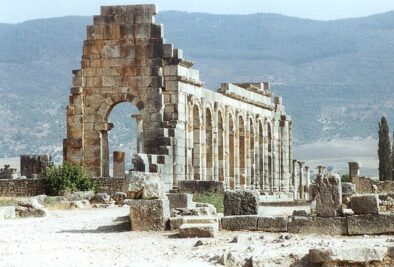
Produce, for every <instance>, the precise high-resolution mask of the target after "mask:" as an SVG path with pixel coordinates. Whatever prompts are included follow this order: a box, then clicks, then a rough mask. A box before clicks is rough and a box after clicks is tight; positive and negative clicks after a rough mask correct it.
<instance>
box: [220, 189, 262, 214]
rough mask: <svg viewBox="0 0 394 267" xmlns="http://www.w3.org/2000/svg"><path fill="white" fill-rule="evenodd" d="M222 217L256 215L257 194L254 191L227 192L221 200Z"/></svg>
mask: <svg viewBox="0 0 394 267" xmlns="http://www.w3.org/2000/svg"><path fill="white" fill-rule="evenodd" d="M223 205H224V215H225V216H230V215H253V214H257V213H258V208H259V194H258V193H257V192H255V191H246V190H227V191H226V192H225V193H224V199H223Z"/></svg>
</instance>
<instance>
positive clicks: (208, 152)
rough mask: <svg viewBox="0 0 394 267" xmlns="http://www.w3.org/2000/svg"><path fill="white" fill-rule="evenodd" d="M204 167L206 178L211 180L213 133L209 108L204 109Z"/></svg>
mask: <svg viewBox="0 0 394 267" xmlns="http://www.w3.org/2000/svg"><path fill="white" fill-rule="evenodd" d="M205 137H206V140H205V160H206V164H205V168H206V179H207V180H208V181H212V180H213V134H212V113H211V110H210V109H209V108H207V109H206V111H205Z"/></svg>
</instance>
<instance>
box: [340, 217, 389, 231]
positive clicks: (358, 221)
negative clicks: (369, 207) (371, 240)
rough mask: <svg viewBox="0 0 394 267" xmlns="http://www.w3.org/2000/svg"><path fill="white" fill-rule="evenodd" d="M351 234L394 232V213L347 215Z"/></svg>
mask: <svg viewBox="0 0 394 267" xmlns="http://www.w3.org/2000/svg"><path fill="white" fill-rule="evenodd" d="M347 224H348V231H349V235H378V234H393V233H394V214H364V215H354V216H348V217H347Z"/></svg>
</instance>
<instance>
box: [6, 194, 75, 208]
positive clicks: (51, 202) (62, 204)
mask: <svg viewBox="0 0 394 267" xmlns="http://www.w3.org/2000/svg"><path fill="white" fill-rule="evenodd" d="M23 199H26V198H25V197H0V207H4V206H18V202H19V201H21V200H23ZM44 207H45V208H46V209H48V210H69V209H70V203H69V202H67V201H59V200H56V199H53V198H46V199H45V201H44Z"/></svg>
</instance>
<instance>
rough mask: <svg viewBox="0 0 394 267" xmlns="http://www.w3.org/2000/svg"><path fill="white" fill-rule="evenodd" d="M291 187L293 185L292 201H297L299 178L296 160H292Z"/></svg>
mask: <svg viewBox="0 0 394 267" xmlns="http://www.w3.org/2000/svg"><path fill="white" fill-rule="evenodd" d="M292 166H293V177H292V179H293V185H294V190H293V192H294V199H299V189H300V187H299V182H300V178H299V172H298V161H297V160H296V159H293V163H292Z"/></svg>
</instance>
